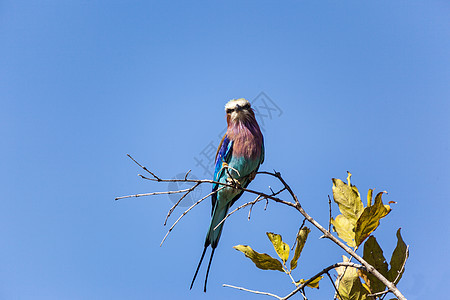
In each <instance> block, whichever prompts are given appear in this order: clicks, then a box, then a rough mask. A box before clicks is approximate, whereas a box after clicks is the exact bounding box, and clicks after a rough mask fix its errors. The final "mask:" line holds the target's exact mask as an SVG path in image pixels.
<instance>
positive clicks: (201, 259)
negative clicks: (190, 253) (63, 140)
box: [189, 245, 211, 290]
mask: <svg viewBox="0 0 450 300" xmlns="http://www.w3.org/2000/svg"><path fill="white" fill-rule="evenodd" d="M207 248H208V245H205V248H204V249H203V253H202V257H201V258H200V261H199V262H198V266H197V270H195V274H194V278H192V282H191V287H190V288H189V289H190V290H192V286H193V285H194V281H195V278H196V277H197V274H198V270H199V269H200V266H201V265H202V261H203V257H205V253H206V249H207ZM209 263H211V261H210V262H209ZM208 270H209V268H208Z"/></svg>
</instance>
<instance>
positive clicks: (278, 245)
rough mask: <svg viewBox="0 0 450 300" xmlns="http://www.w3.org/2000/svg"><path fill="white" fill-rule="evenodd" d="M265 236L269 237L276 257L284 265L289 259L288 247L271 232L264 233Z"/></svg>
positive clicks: (279, 236)
mask: <svg viewBox="0 0 450 300" xmlns="http://www.w3.org/2000/svg"><path fill="white" fill-rule="evenodd" d="M266 234H267V236H268V237H269V240H270V241H271V242H272V245H273V247H274V248H275V251H276V252H277V254H278V256H279V257H280V258H281V260H282V261H283V263H285V262H286V261H287V260H288V258H289V250H290V249H289V245H288V244H286V243H284V242H283V239H282V238H281V235H279V234H276V233H272V232H266Z"/></svg>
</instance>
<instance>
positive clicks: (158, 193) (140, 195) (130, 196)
mask: <svg viewBox="0 0 450 300" xmlns="http://www.w3.org/2000/svg"><path fill="white" fill-rule="evenodd" d="M189 190H190V189H185V190H179V191H166V192H153V193H146V194H136V195H128V196H122V197H117V198H115V199H114V200H120V199H125V198H133V197H144V196H153V195H168V194H178V193H184V192H188V191H189Z"/></svg>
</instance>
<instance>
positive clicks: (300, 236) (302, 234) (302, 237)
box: [291, 227, 311, 270]
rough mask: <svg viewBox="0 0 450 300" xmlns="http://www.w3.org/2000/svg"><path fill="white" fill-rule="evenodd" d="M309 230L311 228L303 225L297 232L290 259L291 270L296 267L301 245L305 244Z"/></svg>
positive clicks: (301, 248)
mask: <svg viewBox="0 0 450 300" xmlns="http://www.w3.org/2000/svg"><path fill="white" fill-rule="evenodd" d="M310 232H311V229H309V228H308V227H303V228H302V229H300V230H299V232H298V233H297V246H295V252H294V257H293V258H292V260H291V270H294V269H295V268H297V261H298V259H299V258H300V254H301V253H302V250H303V247H304V246H305V243H306V239H307V238H308V234H309V233H310Z"/></svg>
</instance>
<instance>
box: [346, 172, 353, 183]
mask: <svg viewBox="0 0 450 300" xmlns="http://www.w3.org/2000/svg"><path fill="white" fill-rule="evenodd" d="M351 177H352V173H350V172H349V171H347V185H348V186H352V184H351V183H350V178H351Z"/></svg>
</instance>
